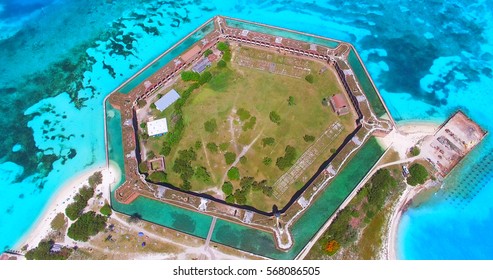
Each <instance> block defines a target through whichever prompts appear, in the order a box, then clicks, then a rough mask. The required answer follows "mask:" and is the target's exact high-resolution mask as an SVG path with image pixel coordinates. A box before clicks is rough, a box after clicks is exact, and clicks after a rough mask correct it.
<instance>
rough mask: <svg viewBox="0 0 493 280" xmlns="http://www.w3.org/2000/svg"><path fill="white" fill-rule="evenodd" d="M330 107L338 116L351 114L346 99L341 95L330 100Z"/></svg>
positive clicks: (336, 95)
mask: <svg viewBox="0 0 493 280" xmlns="http://www.w3.org/2000/svg"><path fill="white" fill-rule="evenodd" d="M330 105H331V106H332V109H333V110H334V112H336V114H337V115H339V116H340V115H345V114H347V113H349V105H348V103H347V101H346V98H344V96H343V95H342V94H340V93H338V94H335V95H333V96H332V97H331V98H330Z"/></svg>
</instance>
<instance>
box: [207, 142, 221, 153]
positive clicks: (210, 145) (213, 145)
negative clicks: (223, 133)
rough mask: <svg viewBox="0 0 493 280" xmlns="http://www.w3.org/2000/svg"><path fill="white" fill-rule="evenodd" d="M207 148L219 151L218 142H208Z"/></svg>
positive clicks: (215, 151) (214, 151)
mask: <svg viewBox="0 0 493 280" xmlns="http://www.w3.org/2000/svg"><path fill="white" fill-rule="evenodd" d="M206 148H207V150H209V151H210V152H211V153H217V149H218V147H217V145H216V143H207V145H206Z"/></svg>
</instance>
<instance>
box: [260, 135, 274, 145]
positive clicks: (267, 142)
mask: <svg viewBox="0 0 493 280" xmlns="http://www.w3.org/2000/svg"><path fill="white" fill-rule="evenodd" d="M275 143H276V139H274V138H272V137H267V138H263V139H262V146H264V147H265V146H273V145H274V144H275Z"/></svg>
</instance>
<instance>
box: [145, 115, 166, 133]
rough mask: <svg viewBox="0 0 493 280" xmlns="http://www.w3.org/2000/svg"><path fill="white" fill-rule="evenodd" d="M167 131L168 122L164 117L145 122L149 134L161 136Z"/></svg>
mask: <svg viewBox="0 0 493 280" xmlns="http://www.w3.org/2000/svg"><path fill="white" fill-rule="evenodd" d="M166 132H168V122H167V121H166V118H162V119H158V120H154V121H150V122H147V133H148V134H149V136H161V135H163V134H165V133H166Z"/></svg>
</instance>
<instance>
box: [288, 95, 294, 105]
mask: <svg viewBox="0 0 493 280" xmlns="http://www.w3.org/2000/svg"><path fill="white" fill-rule="evenodd" d="M288 105H289V106H294V105H296V102H295V101H294V97H293V96H290V97H289V98H288Z"/></svg>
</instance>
